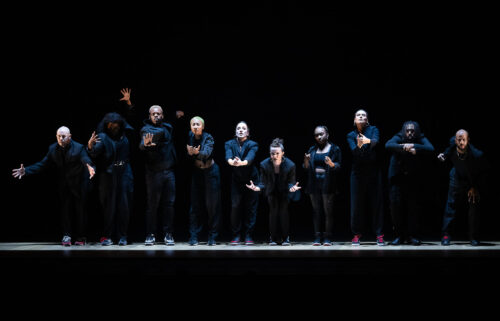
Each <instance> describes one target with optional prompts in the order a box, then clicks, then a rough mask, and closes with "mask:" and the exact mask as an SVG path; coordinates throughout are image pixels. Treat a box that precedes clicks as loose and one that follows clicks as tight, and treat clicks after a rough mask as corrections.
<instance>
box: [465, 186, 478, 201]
mask: <svg viewBox="0 0 500 321" xmlns="http://www.w3.org/2000/svg"><path fill="white" fill-rule="evenodd" d="M467 197H468V199H469V202H470V201H471V200H472V204H476V200H477V201H478V202H479V192H478V190H477V189H475V188H474V187H471V188H470V190H469V191H468V192H467Z"/></svg>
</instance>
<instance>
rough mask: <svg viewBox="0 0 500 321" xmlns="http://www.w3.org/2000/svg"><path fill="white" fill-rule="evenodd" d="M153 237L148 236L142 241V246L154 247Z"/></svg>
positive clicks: (151, 235)
mask: <svg viewBox="0 0 500 321" xmlns="http://www.w3.org/2000/svg"><path fill="white" fill-rule="evenodd" d="M155 241H156V239H155V236H154V235H153V234H149V235H148V236H146V240H145V241H144V245H148V246H149V245H154V244H155Z"/></svg>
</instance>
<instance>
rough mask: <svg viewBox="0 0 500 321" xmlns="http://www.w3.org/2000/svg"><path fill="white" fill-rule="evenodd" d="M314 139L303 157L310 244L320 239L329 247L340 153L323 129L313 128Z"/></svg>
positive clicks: (317, 243)
mask: <svg viewBox="0 0 500 321" xmlns="http://www.w3.org/2000/svg"><path fill="white" fill-rule="evenodd" d="M314 139H315V140H316V144H315V145H314V146H312V147H311V148H309V150H308V151H307V153H306V154H305V155H304V168H305V169H306V171H307V178H308V182H307V186H306V190H305V191H306V193H308V194H309V197H310V198H311V204H312V207H313V226H314V241H313V245H314V246H319V245H321V237H322V236H323V245H324V246H330V245H332V233H333V204H334V198H335V191H336V176H337V172H338V171H339V170H340V163H341V159H342V153H341V151H340V148H339V147H338V146H337V145H335V144H333V143H332V142H331V141H329V133H328V128H327V127H326V126H317V127H316V128H315V129H314ZM322 226H324V228H322ZM321 234H323V235H321Z"/></svg>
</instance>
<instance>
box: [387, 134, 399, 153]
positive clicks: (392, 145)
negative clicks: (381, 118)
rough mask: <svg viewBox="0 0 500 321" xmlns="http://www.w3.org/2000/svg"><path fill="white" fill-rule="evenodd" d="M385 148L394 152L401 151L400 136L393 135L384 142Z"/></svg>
mask: <svg viewBox="0 0 500 321" xmlns="http://www.w3.org/2000/svg"><path fill="white" fill-rule="evenodd" d="M385 149H387V150H389V151H391V152H394V153H400V154H402V153H403V151H404V150H403V146H401V136H399V135H394V136H392V138H391V139H389V140H388V141H387V143H385Z"/></svg>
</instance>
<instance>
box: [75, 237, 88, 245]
mask: <svg viewBox="0 0 500 321" xmlns="http://www.w3.org/2000/svg"><path fill="white" fill-rule="evenodd" d="M85 244H87V240H86V239H85V238H84V237H79V238H78V239H77V240H76V241H75V245H76V246H84V245H85Z"/></svg>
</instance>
